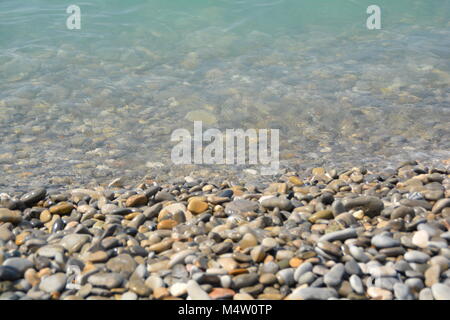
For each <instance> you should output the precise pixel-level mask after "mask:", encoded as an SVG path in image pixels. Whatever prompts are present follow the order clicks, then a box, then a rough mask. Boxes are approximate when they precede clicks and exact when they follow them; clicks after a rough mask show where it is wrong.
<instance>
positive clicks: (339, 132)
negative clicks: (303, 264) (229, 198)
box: [0, 0, 450, 188]
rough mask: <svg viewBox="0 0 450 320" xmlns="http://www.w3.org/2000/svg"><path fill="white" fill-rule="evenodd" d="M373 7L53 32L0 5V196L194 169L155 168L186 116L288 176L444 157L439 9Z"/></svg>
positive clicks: (286, 1) (444, 6)
mask: <svg viewBox="0 0 450 320" xmlns="http://www.w3.org/2000/svg"><path fill="white" fill-rule="evenodd" d="M375 2H376V3H375ZM375 2H374V1H365V0H364V1H361V0H342V1H331V0H327V1H312V0H308V1H303V0H273V1H270V0H252V1H244V0H227V1H225V0H215V1H212V0H211V1H206V0H204V1H202V0H196V1H187V0H184V1H181V0H177V1H174V0H171V1H167V0H166V1H155V0H149V1H145V0H133V1H130V0H127V1H123V0H122V1H118V0H114V1H112V0H97V1H82V2H78V3H74V4H77V5H78V6H80V8H81V30H68V29H67V28H66V19H67V17H68V16H69V14H67V13H66V8H67V6H68V4H60V3H59V2H57V1H51V0H29V1H26V2H24V1H13V0H2V1H1V2H0V135H1V137H2V143H1V145H0V170H1V175H0V187H1V188H15V187H17V188H27V187H28V186H29V185H33V184H45V183H51V184H67V183H71V182H73V183H84V182H87V181H91V180H97V181H110V180H111V179H112V178H115V177H119V176H126V177H143V176H145V175H156V174H158V175H159V174H169V175H177V174H184V173H185V172H190V171H192V170H194V169H196V170H198V169H200V170H201V169H205V167H204V166H200V167H193V166H184V167H176V166H173V165H172V163H171V161H170V152H171V148H172V147H173V146H174V143H172V142H170V134H171V132H172V131H173V130H174V129H176V128H186V129H188V130H190V131H192V120H193V116H192V114H195V115H197V116H194V118H195V117H198V114H199V111H201V112H200V114H201V117H200V118H201V120H204V122H205V121H206V122H207V123H208V124H209V126H212V127H216V128H219V129H224V128H243V129H246V128H268V129H269V128H276V129H280V134H281V141H280V154H281V160H282V164H283V166H284V167H288V168H290V167H293V168H302V167H307V166H313V165H314V166H315V165H328V166H346V165H349V164H351V165H393V164H396V163H397V162H398V161H401V160H405V159H419V160H427V161H431V162H433V163H434V162H436V163H441V161H442V160H447V159H450V142H449V141H450V139H449V137H450V130H449V127H450V126H449V123H450V90H449V85H450V23H449V21H450V19H449V15H450V0H435V1H411V0H396V1H381V0H378V1H375ZM371 4H377V5H379V6H380V7H381V10H382V11H381V14H382V16H381V18H382V29H381V30H368V29H367V28H366V19H367V17H368V14H367V13H366V9H367V7H368V6H369V5H371ZM193 111H196V112H194V113H192V112H193ZM241 169H242V168H241V167H236V166H234V167H233V166H214V167H208V170H213V171H215V172H217V173H218V174H224V175H225V174H231V173H236V174H240V173H241ZM206 174H211V173H210V172H207V173H206Z"/></svg>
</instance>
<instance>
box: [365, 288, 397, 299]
mask: <svg viewBox="0 0 450 320" xmlns="http://www.w3.org/2000/svg"><path fill="white" fill-rule="evenodd" d="M367 294H368V295H369V297H371V298H373V299H375V300H392V293H391V292H390V291H389V290H386V289H382V288H377V287H369V288H367Z"/></svg>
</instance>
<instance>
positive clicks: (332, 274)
mask: <svg viewBox="0 0 450 320" xmlns="http://www.w3.org/2000/svg"><path fill="white" fill-rule="evenodd" d="M344 273H345V268H344V265H343V264H342V263H338V264H336V265H335V266H333V267H332V268H331V269H330V271H329V272H327V274H326V275H325V276H324V278H323V280H324V282H325V284H326V285H327V286H330V287H337V286H338V285H339V284H340V283H341V281H342V277H343V276H344Z"/></svg>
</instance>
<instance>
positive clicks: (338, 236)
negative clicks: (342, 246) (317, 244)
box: [319, 228, 357, 242]
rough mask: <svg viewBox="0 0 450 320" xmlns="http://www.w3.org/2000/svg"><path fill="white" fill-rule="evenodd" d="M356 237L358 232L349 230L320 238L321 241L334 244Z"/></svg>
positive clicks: (331, 233)
mask: <svg viewBox="0 0 450 320" xmlns="http://www.w3.org/2000/svg"><path fill="white" fill-rule="evenodd" d="M356 237H357V233H356V230H355V229H353V228H348V229H344V230H339V231H334V232H330V233H327V234H325V235H323V236H322V237H320V239H319V241H328V242H333V241H337V240H339V241H344V240H347V239H351V238H356Z"/></svg>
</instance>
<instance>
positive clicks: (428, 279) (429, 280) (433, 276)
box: [425, 265, 441, 288]
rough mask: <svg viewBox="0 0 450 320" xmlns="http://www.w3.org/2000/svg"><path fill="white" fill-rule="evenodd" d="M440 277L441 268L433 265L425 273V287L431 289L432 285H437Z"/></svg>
mask: <svg viewBox="0 0 450 320" xmlns="http://www.w3.org/2000/svg"><path fill="white" fill-rule="evenodd" d="M440 276H441V267H440V266H439V265H433V266H431V267H429V268H428V269H427V271H425V285H426V286H427V287H430V288H431V287H432V286H433V285H434V284H436V283H439V278H440Z"/></svg>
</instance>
